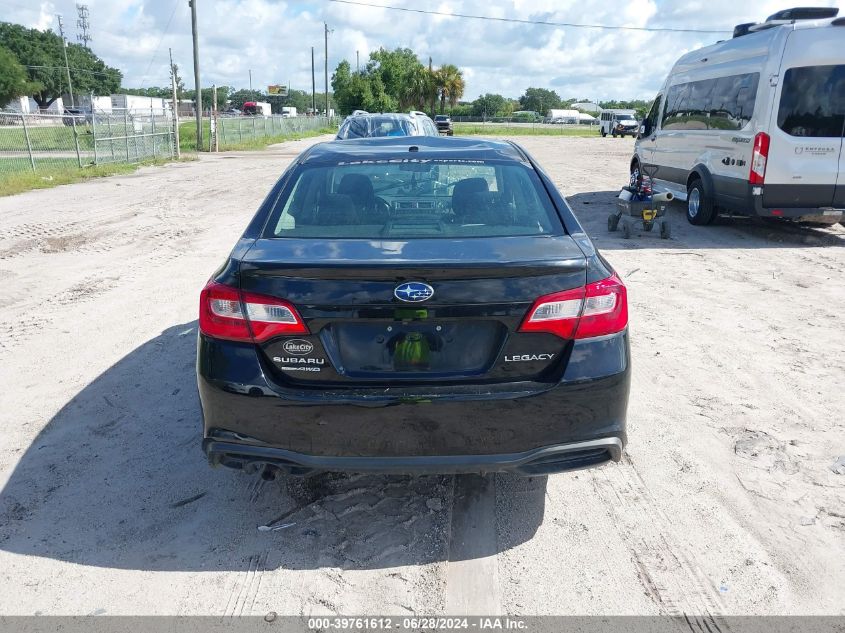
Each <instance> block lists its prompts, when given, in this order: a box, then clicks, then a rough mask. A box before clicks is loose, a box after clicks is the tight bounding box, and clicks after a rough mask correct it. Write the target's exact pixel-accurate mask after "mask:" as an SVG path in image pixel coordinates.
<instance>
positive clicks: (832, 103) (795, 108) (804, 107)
mask: <svg viewBox="0 0 845 633" xmlns="http://www.w3.org/2000/svg"><path fill="white" fill-rule="evenodd" d="M778 127H779V128H780V129H782V130H783V131H784V132H786V133H787V134H789V135H790V136H811V137H817V138H818V137H841V136H845V65H843V64H839V65H836V66H803V67H800V68H790V69H789V70H787V71H786V74H785V75H784V78H783V90H782V92H781V95H780V107H779V109H778Z"/></svg>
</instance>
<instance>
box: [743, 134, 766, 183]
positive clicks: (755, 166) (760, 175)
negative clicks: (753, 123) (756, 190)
mask: <svg viewBox="0 0 845 633" xmlns="http://www.w3.org/2000/svg"><path fill="white" fill-rule="evenodd" d="M769 141H770V139H769V135H768V134H766V133H765V132H760V133H758V134H757V136H755V137H754V149H753V151H752V152H751V170H750V171H749V172H748V184H750V185H762V184H763V181H764V180H765V179H766V161H767V160H768V159H769Z"/></svg>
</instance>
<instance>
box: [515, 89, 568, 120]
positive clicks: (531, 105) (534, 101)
mask: <svg viewBox="0 0 845 633" xmlns="http://www.w3.org/2000/svg"><path fill="white" fill-rule="evenodd" d="M519 105H520V109H521V110H534V111H535V112H539V113H540V114H545V113H546V112H548V111H549V110H550V109H552V108H560V107H561V100H560V95H558V93H556V92H555V91H554V90H548V89H546V88H528V89H526V91H525V94H524V95H522V96H521V97H520V98H519Z"/></svg>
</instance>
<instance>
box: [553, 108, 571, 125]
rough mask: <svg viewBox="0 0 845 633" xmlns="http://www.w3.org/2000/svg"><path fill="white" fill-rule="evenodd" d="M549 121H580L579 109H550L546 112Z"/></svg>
mask: <svg viewBox="0 0 845 633" xmlns="http://www.w3.org/2000/svg"><path fill="white" fill-rule="evenodd" d="M546 121H547V122H549V123H578V110H560V109H557V110H554V109H553V110H549V111H548V113H547V114H546Z"/></svg>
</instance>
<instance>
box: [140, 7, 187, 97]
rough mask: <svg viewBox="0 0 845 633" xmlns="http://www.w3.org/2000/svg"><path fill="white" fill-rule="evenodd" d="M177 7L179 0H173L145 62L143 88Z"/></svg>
mask: <svg viewBox="0 0 845 633" xmlns="http://www.w3.org/2000/svg"><path fill="white" fill-rule="evenodd" d="M178 7H179V0H174V2H173V10H172V11H171V12H170V18H168V20H167V24H166V25H165V27H164V31H162V33H161V36H160V37H159V38H158V44H156V48H155V50H154V51H153V56H152V57H150V63H149V64H147V70H145V71H144V76H143V78H142V79H141V88H143V87H144V84H145V83H146V82H147V77H148V76H149V74H150V68H152V67H153V62H154V61H155V59H156V56H157V55H158V49H159V48H161V43H162V41H164V37H165V35H167V32H168V31H169V30H170V23H171V22H173V16H174V15H176V9H177V8H178Z"/></svg>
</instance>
